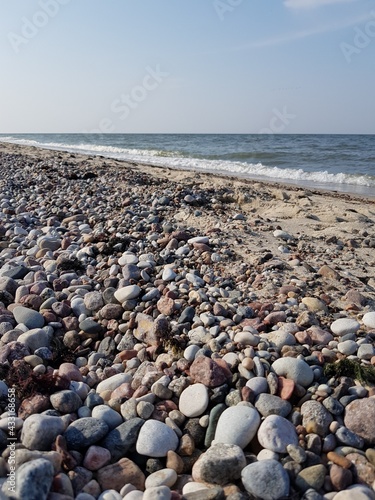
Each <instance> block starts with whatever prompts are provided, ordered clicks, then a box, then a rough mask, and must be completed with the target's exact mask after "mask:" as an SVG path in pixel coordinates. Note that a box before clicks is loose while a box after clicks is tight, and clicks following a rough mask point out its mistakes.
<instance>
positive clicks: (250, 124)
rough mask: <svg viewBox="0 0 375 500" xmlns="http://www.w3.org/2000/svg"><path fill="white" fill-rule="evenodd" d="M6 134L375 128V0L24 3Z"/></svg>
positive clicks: (6, 85)
mask: <svg viewBox="0 0 375 500" xmlns="http://www.w3.org/2000/svg"><path fill="white" fill-rule="evenodd" d="M0 13H1V16H0V28H1V30H0V32H1V38H0V64H1V68H2V70H1V78H0V132H1V133H33V132H35V133H36V132H51V133H53V132H57V133H58V132H90V131H97V132H99V131H102V132H116V133H121V132H141V133H142V132H145V133H146V132H165V133H172V132H180V133H184V132H193V133H200V132H202V133H203V132H205V133H210V132H212V133H221V132H222V133H258V132H267V131H269V130H271V131H273V132H282V133H371V134H374V133H375V96H374V89H375V68H374V66H375V1H374V0H242V1H241V0H37V1H35V0H16V1H7V2H3V3H2V5H1V11H0Z"/></svg>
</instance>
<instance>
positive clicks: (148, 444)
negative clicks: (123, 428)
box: [136, 420, 178, 458]
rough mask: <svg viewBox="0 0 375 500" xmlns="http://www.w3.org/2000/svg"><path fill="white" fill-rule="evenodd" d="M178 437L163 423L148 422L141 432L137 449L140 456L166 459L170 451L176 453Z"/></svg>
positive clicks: (156, 421)
mask: <svg viewBox="0 0 375 500" xmlns="http://www.w3.org/2000/svg"><path fill="white" fill-rule="evenodd" d="M177 446H178V437H177V435H176V433H175V432H174V431H173V430H172V429H171V428H170V427H168V426H167V425H166V424H164V423H163V422H159V421H158V420H147V422H145V423H144V424H143V426H142V427H141V430H140V431H139V435H138V439H137V444H136V449H137V453H139V454H140V455H145V456H147V457H153V458H158V457H166V456H167V453H168V451H169V450H172V451H176V448H177Z"/></svg>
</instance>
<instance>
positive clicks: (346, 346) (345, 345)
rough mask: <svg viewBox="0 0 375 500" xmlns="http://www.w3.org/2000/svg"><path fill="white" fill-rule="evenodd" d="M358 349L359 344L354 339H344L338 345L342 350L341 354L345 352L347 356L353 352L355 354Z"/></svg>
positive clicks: (339, 349)
mask: <svg viewBox="0 0 375 500" xmlns="http://www.w3.org/2000/svg"><path fill="white" fill-rule="evenodd" d="M357 349H358V344H357V342H355V341H354V340H344V341H343V342H339V343H338V345H337V350H338V351H339V352H341V354H345V355H346V356H350V355H351V354H355V353H356V352H357Z"/></svg>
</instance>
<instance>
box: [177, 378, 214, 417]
mask: <svg viewBox="0 0 375 500" xmlns="http://www.w3.org/2000/svg"><path fill="white" fill-rule="evenodd" d="M208 402H209V397H208V389H207V387H206V386H205V385H203V384H199V383H198V384H193V385H190V386H189V387H187V388H186V389H185V390H184V391H183V392H182V394H181V396H180V401H179V410H180V412H181V413H183V414H184V415H185V416H186V417H189V418H192V417H199V416H200V415H202V414H203V413H204V412H205V411H206V408H207V406H208Z"/></svg>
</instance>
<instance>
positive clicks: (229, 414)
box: [214, 405, 260, 449]
mask: <svg viewBox="0 0 375 500" xmlns="http://www.w3.org/2000/svg"><path fill="white" fill-rule="evenodd" d="M259 424H260V416H259V413H258V412H257V410H255V409H254V408H252V407H250V406H244V405H236V406H230V407H229V408H227V409H226V410H225V411H223V413H222V414H221V415H220V417H219V420H218V422H217V426H216V432H215V438H214V441H215V443H227V444H235V445H237V446H239V447H240V448H242V449H244V448H245V447H246V446H247V445H248V444H249V443H250V441H251V440H252V439H253V437H254V436H255V434H256V432H257V430H258V428H259Z"/></svg>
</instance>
